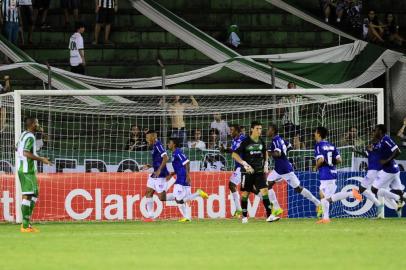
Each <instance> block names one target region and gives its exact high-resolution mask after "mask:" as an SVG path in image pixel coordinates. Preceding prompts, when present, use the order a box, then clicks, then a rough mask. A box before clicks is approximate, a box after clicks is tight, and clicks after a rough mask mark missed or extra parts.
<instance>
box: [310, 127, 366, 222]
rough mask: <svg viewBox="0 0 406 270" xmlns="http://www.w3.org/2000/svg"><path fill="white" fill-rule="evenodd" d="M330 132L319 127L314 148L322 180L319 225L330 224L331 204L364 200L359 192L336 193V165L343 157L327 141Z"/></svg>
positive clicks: (315, 134) (315, 135) (317, 168)
mask: <svg viewBox="0 0 406 270" xmlns="http://www.w3.org/2000/svg"><path fill="white" fill-rule="evenodd" d="M327 136H328V130H327V128H325V127H317V128H316V131H315V132H314V139H315V140H316V145H315V147H314V156H315V158H316V170H318V171H319V180H320V198H321V206H322V208H323V218H322V219H320V220H319V221H318V222H317V223H321V224H323V223H329V222H330V215H329V210H330V204H331V203H333V202H337V201H341V200H343V199H345V198H355V199H356V200H357V201H361V200H362V196H361V195H360V194H359V193H358V190H356V189H352V191H348V192H346V191H341V192H337V193H336V189H337V185H336V180H337V169H336V165H338V164H340V163H341V156H340V152H339V151H338V149H337V148H336V147H335V146H334V145H332V144H331V143H329V142H328V141H326V138H327Z"/></svg>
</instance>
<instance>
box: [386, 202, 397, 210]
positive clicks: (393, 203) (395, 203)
mask: <svg viewBox="0 0 406 270" xmlns="http://www.w3.org/2000/svg"><path fill="white" fill-rule="evenodd" d="M386 202H387V203H388V204H389V205H390V206H391V207H392V208H393V209H395V210H396V209H398V203H397V202H396V201H395V200H387V201H386Z"/></svg>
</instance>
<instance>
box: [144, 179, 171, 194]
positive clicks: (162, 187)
mask: <svg viewBox="0 0 406 270" xmlns="http://www.w3.org/2000/svg"><path fill="white" fill-rule="evenodd" d="M147 187H149V188H152V189H153V190H155V192H156V193H162V192H164V191H166V188H167V183H166V179H165V178H163V177H161V178H153V177H151V176H149V178H148V182H147Z"/></svg>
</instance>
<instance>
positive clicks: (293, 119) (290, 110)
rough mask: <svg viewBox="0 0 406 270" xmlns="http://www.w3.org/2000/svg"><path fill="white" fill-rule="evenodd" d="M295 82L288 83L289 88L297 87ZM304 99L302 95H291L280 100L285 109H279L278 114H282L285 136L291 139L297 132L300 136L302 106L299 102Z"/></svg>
mask: <svg viewBox="0 0 406 270" xmlns="http://www.w3.org/2000/svg"><path fill="white" fill-rule="evenodd" d="M295 88H296V84H295V83H294V82H289V83H288V89H295ZM302 101H303V99H302V97H301V96H296V95H291V96H289V97H288V98H286V97H283V98H282V99H281V101H280V103H281V104H283V105H284V108H283V109H279V112H278V114H279V115H282V124H283V126H284V130H285V136H286V137H287V138H288V140H291V139H292V138H293V137H294V136H295V134H297V135H298V136H300V106H298V105H297V104H298V103H301V102H302Z"/></svg>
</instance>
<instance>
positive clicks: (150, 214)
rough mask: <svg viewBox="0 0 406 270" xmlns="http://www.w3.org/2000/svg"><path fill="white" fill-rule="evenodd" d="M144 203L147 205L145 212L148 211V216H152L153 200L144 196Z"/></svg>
mask: <svg viewBox="0 0 406 270" xmlns="http://www.w3.org/2000/svg"><path fill="white" fill-rule="evenodd" d="M146 205H147V213H148V218H152V217H153V214H152V209H153V207H154V200H153V198H146Z"/></svg>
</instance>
